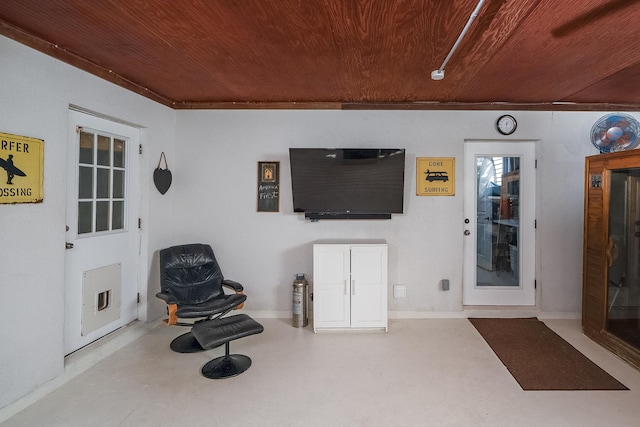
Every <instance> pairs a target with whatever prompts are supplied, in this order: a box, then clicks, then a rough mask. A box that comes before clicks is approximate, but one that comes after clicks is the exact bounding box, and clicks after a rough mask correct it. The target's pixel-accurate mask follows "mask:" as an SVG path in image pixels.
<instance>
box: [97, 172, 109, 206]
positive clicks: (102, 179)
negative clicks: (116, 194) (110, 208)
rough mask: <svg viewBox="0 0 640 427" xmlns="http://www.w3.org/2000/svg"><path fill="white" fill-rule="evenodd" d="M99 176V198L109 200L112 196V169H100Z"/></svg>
mask: <svg viewBox="0 0 640 427" xmlns="http://www.w3.org/2000/svg"><path fill="white" fill-rule="evenodd" d="M96 172H97V174H98V176H97V185H96V190H97V197H98V198H99V199H108V198H109V196H110V194H109V193H110V191H109V189H110V187H111V182H110V181H111V170H110V169H102V168H99V169H97V170H96Z"/></svg>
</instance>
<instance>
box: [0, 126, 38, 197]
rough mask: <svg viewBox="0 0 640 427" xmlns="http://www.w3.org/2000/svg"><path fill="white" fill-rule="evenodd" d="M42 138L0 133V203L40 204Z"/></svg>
mask: <svg viewBox="0 0 640 427" xmlns="http://www.w3.org/2000/svg"><path fill="white" fill-rule="evenodd" d="M43 169H44V141H43V140H42V139H36V138H29V137H26V136H18V135H10V134H8V133H1V132H0V203H40V202H42V199H43V198H44V190H43V182H44V179H43V178H44V176H43Z"/></svg>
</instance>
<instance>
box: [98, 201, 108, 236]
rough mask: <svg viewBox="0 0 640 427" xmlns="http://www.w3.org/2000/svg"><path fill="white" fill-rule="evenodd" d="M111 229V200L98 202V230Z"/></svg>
mask: <svg viewBox="0 0 640 427" xmlns="http://www.w3.org/2000/svg"><path fill="white" fill-rule="evenodd" d="M108 229H109V202H96V231H107V230H108Z"/></svg>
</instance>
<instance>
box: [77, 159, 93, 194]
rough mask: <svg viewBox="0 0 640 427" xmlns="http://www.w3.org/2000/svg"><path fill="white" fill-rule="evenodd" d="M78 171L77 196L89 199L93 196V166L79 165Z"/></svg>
mask: <svg viewBox="0 0 640 427" xmlns="http://www.w3.org/2000/svg"><path fill="white" fill-rule="evenodd" d="M78 172H79V173H78V197H79V198H80V199H91V198H92V197H93V168H91V167H85V166H80V168H79V171H78Z"/></svg>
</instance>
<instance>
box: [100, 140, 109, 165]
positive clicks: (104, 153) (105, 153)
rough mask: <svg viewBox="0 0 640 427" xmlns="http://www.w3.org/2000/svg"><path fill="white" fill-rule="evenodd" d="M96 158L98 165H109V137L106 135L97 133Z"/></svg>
mask: <svg viewBox="0 0 640 427" xmlns="http://www.w3.org/2000/svg"><path fill="white" fill-rule="evenodd" d="M97 160H98V164H99V165H103V166H109V165H111V138H109V137H108V136H104V135H98V153H97Z"/></svg>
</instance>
